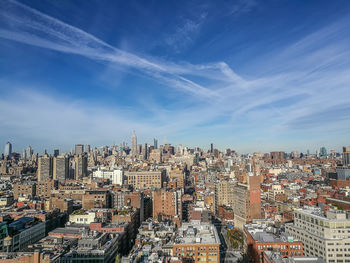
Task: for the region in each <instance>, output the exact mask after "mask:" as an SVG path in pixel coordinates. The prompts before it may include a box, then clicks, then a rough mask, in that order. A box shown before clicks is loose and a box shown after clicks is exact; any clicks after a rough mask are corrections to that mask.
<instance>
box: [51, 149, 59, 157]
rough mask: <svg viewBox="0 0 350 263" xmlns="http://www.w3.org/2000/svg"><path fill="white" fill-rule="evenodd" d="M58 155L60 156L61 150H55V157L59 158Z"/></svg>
mask: <svg viewBox="0 0 350 263" xmlns="http://www.w3.org/2000/svg"><path fill="white" fill-rule="evenodd" d="M58 155H60V150H58V149H55V150H53V156H54V157H57V156H58Z"/></svg>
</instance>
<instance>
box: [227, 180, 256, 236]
mask: <svg viewBox="0 0 350 263" xmlns="http://www.w3.org/2000/svg"><path fill="white" fill-rule="evenodd" d="M233 196H234V199H235V200H234V206H233V211H234V215H235V218H234V224H235V227H237V228H239V229H241V230H243V227H244V225H245V224H247V223H250V222H252V220H253V219H259V218H261V198H260V177H259V176H255V175H253V174H250V175H249V176H248V177H247V183H246V184H243V183H238V184H237V185H236V186H235V187H234V188H233Z"/></svg>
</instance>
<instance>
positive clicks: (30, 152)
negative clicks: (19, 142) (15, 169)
mask: <svg viewBox="0 0 350 263" xmlns="http://www.w3.org/2000/svg"><path fill="white" fill-rule="evenodd" d="M32 155H33V149H32V147H30V146H28V147H27V148H26V159H27V160H30V159H32Z"/></svg>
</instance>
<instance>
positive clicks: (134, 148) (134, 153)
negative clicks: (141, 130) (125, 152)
mask: <svg viewBox="0 0 350 263" xmlns="http://www.w3.org/2000/svg"><path fill="white" fill-rule="evenodd" d="M138 154H139V153H138V150H137V137H136V134H135V131H133V132H132V136H131V155H132V156H133V157H135V156H137V155H138Z"/></svg>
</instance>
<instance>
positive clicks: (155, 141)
mask: <svg viewBox="0 0 350 263" xmlns="http://www.w3.org/2000/svg"><path fill="white" fill-rule="evenodd" d="M153 146H154V149H155V150H157V149H158V140H157V139H156V138H154V139H153Z"/></svg>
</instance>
